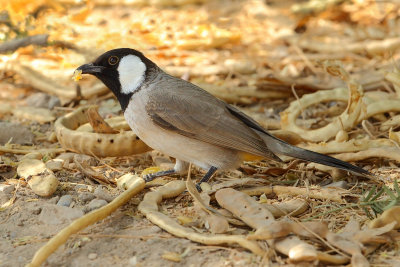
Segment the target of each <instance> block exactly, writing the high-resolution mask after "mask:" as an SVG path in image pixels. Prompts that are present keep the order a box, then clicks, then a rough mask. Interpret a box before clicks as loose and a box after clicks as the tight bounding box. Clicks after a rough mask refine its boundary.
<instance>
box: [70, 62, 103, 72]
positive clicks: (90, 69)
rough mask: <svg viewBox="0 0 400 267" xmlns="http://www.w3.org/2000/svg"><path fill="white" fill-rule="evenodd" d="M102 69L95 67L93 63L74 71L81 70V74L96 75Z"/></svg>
mask: <svg viewBox="0 0 400 267" xmlns="http://www.w3.org/2000/svg"><path fill="white" fill-rule="evenodd" d="M102 69H103V68H102V67H101V66H95V65H93V63H89V64H84V65H82V66H80V67H79V68H77V69H76V70H81V71H82V74H97V73H101V71H102Z"/></svg>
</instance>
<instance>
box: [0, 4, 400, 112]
mask: <svg viewBox="0 0 400 267" xmlns="http://www.w3.org/2000/svg"><path fill="white" fill-rule="evenodd" d="M399 5H400V2H399V1H362V0H355V1H343V0H324V1H322V0H315V1H312V0H311V1H278V0H276V1H274V0H270V1H257V0H252V1H250V0H249V1H244V0H243V1H228V0H221V1H207V0H198V1H196V0H152V1H142V0H112V1H105V0H90V1H74V0H59V1H46V0H38V1H25V0H12V1H5V0H2V1H1V2H0V6H1V8H2V10H1V12H0V40H1V42H2V43H1V44H0V53H1V56H0V69H1V70H2V75H1V81H0V82H1V83H0V86H1V87H2V90H1V93H0V101H2V102H3V103H5V102H7V103H8V104H10V100H12V102H11V104H17V103H19V102H18V101H19V100H22V99H24V98H25V97H26V96H28V95H30V94H32V93H33V92H38V91H42V92H45V93H47V94H49V95H52V96H56V97H57V98H59V100H60V101H61V102H60V103H61V105H65V103H69V102H70V101H71V100H73V99H75V100H76V95H77V94H76V92H75V91H76V89H75V87H76V85H75V84H74V82H73V81H72V80H71V78H70V77H71V75H72V73H73V70H74V68H76V67H77V66H79V65H81V64H83V63H87V62H89V61H91V60H93V59H95V58H96V57H97V56H98V55H100V54H101V53H103V52H105V51H106V50H109V49H113V48H118V47H130V48H134V49H137V50H140V51H142V52H143V53H144V54H145V55H146V56H147V57H149V58H151V59H152V60H153V61H155V62H156V63H157V64H158V65H160V66H161V67H162V68H163V69H164V70H166V71H167V72H169V73H171V74H172V75H175V76H179V77H184V78H186V79H189V80H191V81H192V82H194V83H196V84H199V85H201V86H202V87H204V88H205V89H207V90H209V91H211V92H212V93H214V94H215V95H217V96H219V97H221V98H223V99H224V100H227V101H229V102H231V103H236V104H252V103H254V101H257V102H260V101H261V102H262V101H265V100H268V101H272V100H274V101H275V100H279V101H278V102H277V103H278V104H279V103H280V102H282V100H283V102H284V103H286V104H287V103H288V102H287V97H293V90H292V86H294V89H295V90H296V93H297V94H298V95H302V94H304V93H307V92H313V91H316V90H319V89H330V88H334V87H337V86H340V85H343V82H342V81H341V80H340V79H337V78H335V77H332V76H330V75H329V74H327V73H326V71H324V69H323V68H322V67H321V66H322V65H321V63H322V62H323V61H325V60H334V59H338V60H340V61H342V62H343V64H344V66H345V68H346V69H347V70H348V71H350V72H351V73H352V75H353V76H352V77H353V78H355V79H356V80H358V81H359V82H360V83H361V84H362V85H363V86H364V89H366V90H374V89H377V88H379V89H381V88H383V90H385V86H383V84H384V83H385V82H384V80H383V72H384V71H385V70H388V69H393V67H394V66H396V64H397V60H398V58H399V54H398V49H397V48H398V47H399V46H400V37H399V34H400V25H399V24H400V19H399V13H400V11H399ZM17 65H18V66H17ZM21 65H22V66H24V67H25V69H23V70H21ZM42 76H43V77H42ZM44 78H46V79H45V80H43V79H44ZM38 80H39V81H38ZM40 81H42V82H40ZM43 81H46V82H48V83H49V84H53V86H49V84H47V86H46V84H44V82H43ZM51 81H52V82H53V83H52V82H51ZM54 83H55V84H54ZM94 83H96V81H94V79H91V78H90V77H85V79H84V81H83V83H81V94H82V99H86V100H89V101H95V99H96V98H97V97H98V96H101V95H104V94H108V93H109V92H108V91H107V90H105V89H99V88H97V89H96V90H95V91H93V92H89V91H90V90H89V88H90V86H92V85H93V84H94ZM52 87H53V88H52ZM386 87H390V85H387V86H386ZM32 89H33V90H32ZM386 89H387V88H386ZM14 101H17V102H14ZM2 102H0V103H2ZM271 103H272V102H271ZM274 103H275V102H274ZM21 104H22V102H21ZM278 106H279V105H278ZM278 106H276V105H275V107H276V108H278V109H279V107H278ZM283 106H285V105H283ZM280 110H281V109H280Z"/></svg>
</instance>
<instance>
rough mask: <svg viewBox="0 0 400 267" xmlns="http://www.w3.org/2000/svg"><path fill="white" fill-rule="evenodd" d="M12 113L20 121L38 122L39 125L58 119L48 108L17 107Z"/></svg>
mask: <svg viewBox="0 0 400 267" xmlns="http://www.w3.org/2000/svg"><path fill="white" fill-rule="evenodd" d="M12 112H13V115H14V116H15V117H17V118H19V119H26V120H31V121H36V122H38V123H46V122H52V121H54V120H55V119H56V117H55V116H54V114H53V112H52V111H51V110H49V109H47V108H35V107H16V108H14V109H13V111H12Z"/></svg>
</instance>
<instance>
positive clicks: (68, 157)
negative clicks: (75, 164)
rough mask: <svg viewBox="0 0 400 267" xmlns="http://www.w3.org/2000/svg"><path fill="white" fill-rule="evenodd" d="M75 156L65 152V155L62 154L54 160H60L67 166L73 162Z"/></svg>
mask: <svg viewBox="0 0 400 267" xmlns="http://www.w3.org/2000/svg"><path fill="white" fill-rule="evenodd" d="M75 155H76V153H72V152H67V153H62V154H60V155H58V157H56V158H55V159H60V160H62V161H63V162H64V163H67V164H69V163H71V162H72V161H73V160H74V156H75Z"/></svg>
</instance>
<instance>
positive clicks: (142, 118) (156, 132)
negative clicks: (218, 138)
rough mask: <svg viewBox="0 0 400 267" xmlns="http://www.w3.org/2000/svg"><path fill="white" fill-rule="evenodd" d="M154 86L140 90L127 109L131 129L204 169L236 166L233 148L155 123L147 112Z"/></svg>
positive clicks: (151, 144) (153, 145) (179, 157)
mask: <svg viewBox="0 0 400 267" xmlns="http://www.w3.org/2000/svg"><path fill="white" fill-rule="evenodd" d="M150 91H151V88H145V89H144V90H140V91H138V92H136V93H135V94H134V95H133V96H132V98H131V101H130V102H129V105H128V107H127V108H126V110H125V112H124V116H125V119H126V121H127V122H128V124H129V126H130V127H131V129H132V130H133V131H134V132H135V133H136V134H137V135H138V136H139V137H140V139H142V140H143V142H145V143H146V144H147V145H148V146H150V147H152V148H153V149H156V150H158V151H161V152H163V153H165V154H166V155H169V156H171V157H174V158H177V159H180V160H182V161H186V162H192V163H194V164H196V165H197V166H199V167H201V168H203V169H206V170H207V169H209V168H210V167H211V166H215V167H217V168H218V169H231V168H236V167H237V165H238V164H239V162H240V161H239V158H238V155H237V153H236V152H234V151H233V150H231V149H224V148H221V147H218V146H215V145H212V144H208V143H204V142H201V141H199V140H195V139H192V138H188V137H185V136H183V135H180V134H178V133H175V132H171V131H167V130H165V129H162V128H161V127H159V126H157V125H156V124H154V122H153V121H152V120H151V118H150V116H149V115H148V114H147V112H146V103H147V101H148V97H147V96H148V94H149V93H151V92H150Z"/></svg>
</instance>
